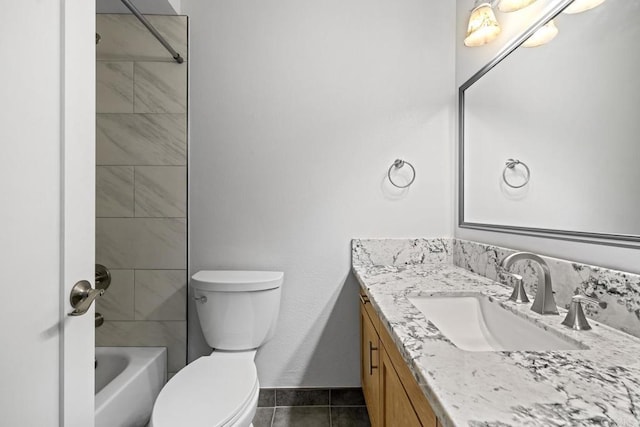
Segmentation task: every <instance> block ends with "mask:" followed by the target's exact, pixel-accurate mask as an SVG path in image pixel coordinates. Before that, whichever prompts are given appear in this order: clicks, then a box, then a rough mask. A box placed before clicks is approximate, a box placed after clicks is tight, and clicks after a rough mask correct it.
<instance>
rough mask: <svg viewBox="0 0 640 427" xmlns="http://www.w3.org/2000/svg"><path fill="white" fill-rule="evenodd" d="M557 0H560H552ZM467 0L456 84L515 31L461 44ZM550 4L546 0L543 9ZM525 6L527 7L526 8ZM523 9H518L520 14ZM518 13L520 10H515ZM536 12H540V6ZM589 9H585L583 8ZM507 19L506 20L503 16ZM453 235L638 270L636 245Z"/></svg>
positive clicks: (465, 4) (462, 13) (461, 7)
mask: <svg viewBox="0 0 640 427" xmlns="http://www.w3.org/2000/svg"><path fill="white" fill-rule="evenodd" d="M552 1H554V2H555V1H560V0H552ZM470 3H471V2H470V1H466V0H458V2H457V13H458V16H457V18H456V21H457V34H456V84H457V85H458V86H460V85H461V84H463V83H464V82H465V81H466V80H467V79H468V78H469V77H471V76H472V75H473V74H474V73H475V72H476V71H477V70H479V69H480V68H482V67H483V66H484V65H485V64H486V63H488V62H489V61H490V60H491V59H492V58H493V57H494V56H495V54H496V53H497V52H499V51H500V50H501V49H502V48H503V46H504V41H508V40H511V39H512V38H514V37H515V36H516V35H517V30H514V31H515V32H514V35H513V36H512V37H509V38H507V39H503V40H497V41H496V42H494V43H492V44H490V45H487V46H484V47H480V48H467V47H465V46H464V44H463V40H464V37H465V32H466V25H467V20H468V17H469V9H470ZM551 6H553V4H552V3H551V1H550V2H548V4H547V5H546V6H545V9H544V10H546V9H548V8H550V7H551ZM527 9H528V8H527ZM527 9H524V10H523V11H522V13H523V14H524V11H526V10H527ZM517 13H521V12H516V14H517ZM539 13H543V10H542V9H541V11H540V12H539ZM585 13H589V12H585ZM505 16H506V19H519V18H518V17H517V15H508V16H507V15H498V19H499V21H500V22H501V23H502V22H503V21H504V20H505ZM534 16H540V15H539V14H538V15H531V16H527V17H526V19H527V20H532V19H534ZM507 23H508V20H507ZM455 236H456V237H458V238H461V239H466V240H473V241H478V242H486V243H490V244H494V245H498V246H504V247H510V248H514V249H517V250H528V251H532V252H537V253H541V254H544V255H548V256H553V257H557V258H564V259H568V260H574V261H579V262H584V263H587V264H593V265H600V266H605V267H610V268H614V269H619V270H623V271H629V272H635V273H638V272H640V252H639V251H638V249H632V248H624V247H614V246H603V245H598V244H592V243H582V242H573V241H566V240H556V239H550V238H546V237H533V236H520V235H514V234H511V233H496V232H488V231H482V230H470V229H462V228H459V227H457V226H456V228H455Z"/></svg>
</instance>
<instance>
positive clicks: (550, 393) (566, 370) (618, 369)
mask: <svg viewBox="0 0 640 427" xmlns="http://www.w3.org/2000/svg"><path fill="white" fill-rule="evenodd" d="M353 271H354V273H355V275H356V277H357V278H358V280H359V282H360V284H361V286H362V287H363V288H364V289H365V290H366V292H367V294H368V295H369V299H370V300H371V304H372V306H373V307H374V309H375V310H376V312H377V313H378V315H379V316H380V319H381V321H382V324H383V325H384V326H385V327H386V328H387V329H388V330H389V332H390V334H391V336H392V338H393V339H394V341H395V343H396V345H397V346H398V349H399V350H400V353H401V354H402V356H403V357H404V359H405V362H406V363H407V365H408V366H409V368H410V369H411V371H412V372H413V374H414V376H415V378H416V379H417V381H418V383H419V385H420V387H421V388H422V390H423V391H424V393H425V395H426V396H427V398H428V399H429V401H430V402H431V404H432V407H433V410H434V412H435V413H436V415H437V416H438V418H439V419H440V421H441V422H442V424H443V425H444V426H474V427H476V426H545V427H546V426H579V425H591V426H592V425H601V426H628V427H631V426H640V357H639V355H640V340H639V339H637V338H635V337H633V336H631V335H628V334H625V333H623V332H620V331H618V330H616V329H613V328H610V327H608V326H606V325H603V324H601V323H598V322H596V321H593V320H590V324H591V325H592V327H593V329H592V330H590V331H572V330H570V329H568V328H565V327H564V326H562V325H561V322H562V320H563V319H564V315H565V313H566V310H562V309H561V310H560V311H561V312H560V315H559V316H556V315H546V316H541V315H538V314H536V313H534V312H532V311H531V310H530V309H529V306H530V305H529V304H526V305H518V304H516V303H514V302H511V301H508V300H507V299H508V297H509V295H510V294H511V289H510V288H509V287H507V286H504V285H502V284H500V283H498V282H494V281H492V280H490V279H487V278H485V277H482V276H479V275H476V274H474V273H471V272H469V271H467V270H465V269H463V268H460V267H456V266H454V265H451V264H447V263H433V264H413V265H406V266H379V265H354V266H353ZM450 292H451V293H453V292H474V293H476V292H478V293H482V294H483V295H485V296H487V297H489V298H490V299H493V300H495V301H499V303H500V305H502V306H503V307H504V308H506V309H508V310H510V311H512V312H514V313H516V314H518V315H519V316H522V317H525V318H527V319H529V320H531V321H533V322H534V323H537V324H538V325H539V326H541V327H543V328H545V329H547V330H550V331H551V332H554V333H559V334H562V335H564V336H566V337H569V338H570V339H571V340H572V341H577V342H579V343H580V345H581V346H582V347H585V349H581V350H571V351H566V350H564V351H500V352H469V351H465V350H461V349H459V348H457V347H456V346H454V345H453V344H452V343H451V342H450V341H449V340H448V339H447V338H446V337H445V336H444V335H442V334H441V333H440V331H439V330H438V329H437V328H436V327H435V326H434V325H433V324H431V323H430V322H429V321H428V320H427V319H426V318H425V316H424V315H423V314H422V313H421V312H420V311H419V310H418V309H417V308H415V307H414V306H413V304H411V302H409V300H408V299H407V297H410V296H418V295H431V294H434V293H437V294H446V293H450Z"/></svg>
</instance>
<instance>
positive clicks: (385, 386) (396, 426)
mask: <svg viewBox="0 0 640 427" xmlns="http://www.w3.org/2000/svg"><path fill="white" fill-rule="evenodd" d="M380 353H381V357H380V359H381V365H380V409H379V411H380V413H381V414H382V427H400V426H402V427H414V426H415V427H421V426H422V424H421V423H420V420H419V419H418V415H417V414H416V413H415V411H414V410H413V406H412V405H411V401H410V400H409V396H407V393H406V391H405V390H404V387H403V386H402V382H401V381H400V377H398V374H397V373H396V371H395V369H394V368H393V365H392V364H391V359H389V356H388V355H387V352H386V351H384V349H383V350H382V351H381V352H380Z"/></svg>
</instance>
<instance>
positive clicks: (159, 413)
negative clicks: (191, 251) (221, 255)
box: [149, 270, 284, 427]
mask: <svg viewBox="0 0 640 427" xmlns="http://www.w3.org/2000/svg"><path fill="white" fill-rule="evenodd" d="M283 278H284V273H282V272H276V271H221V270H215V271H213V270H208V271H199V272H198V273H196V274H194V275H193V277H192V278H191V290H192V297H193V299H194V300H195V305H196V310H197V313H198V319H199V321H200V326H201V327H202V332H203V334H204V337H205V339H206V341H207V344H209V346H210V347H212V348H213V349H214V350H213V352H212V353H211V354H210V355H209V356H203V357H201V358H199V359H197V360H195V361H194V362H192V363H190V364H189V365H187V366H186V367H185V368H183V369H182V370H181V371H180V372H178V373H177V374H176V375H175V376H174V377H173V378H171V380H170V381H169V382H168V383H167V384H166V385H165V386H164V388H163V389H162V390H161V391H160V394H159V395H158V398H157V399H156V402H155V405H154V407H153V413H152V415H151V422H150V424H149V425H150V426H151V427H179V426H190V427H201V426H202V427H204V426H206V427H214V426H215V427H223V426H224V427H231V426H233V427H247V426H251V425H252V424H251V421H252V420H253V416H254V415H255V412H256V408H257V406H258V393H259V391H260V384H259V383H258V375H257V370H256V365H255V363H254V358H255V355H256V350H257V348H258V347H260V346H261V345H262V344H264V343H265V342H266V341H268V340H269V339H270V338H271V337H272V336H273V334H274V333H275V327H276V321H277V318H278V312H279V310H280V286H281V285H282V281H283Z"/></svg>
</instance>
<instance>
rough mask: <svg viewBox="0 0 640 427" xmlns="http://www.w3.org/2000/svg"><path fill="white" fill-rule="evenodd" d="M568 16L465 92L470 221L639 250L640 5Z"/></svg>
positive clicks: (463, 189)
mask: <svg viewBox="0 0 640 427" xmlns="http://www.w3.org/2000/svg"><path fill="white" fill-rule="evenodd" d="M567 3H570V2H567ZM567 3H565V5H566V4H567ZM561 9H562V7H559V8H558V10H555V11H553V12H551V13H549V14H548V15H547V16H546V19H545V20H541V21H539V22H538V23H536V24H535V25H534V26H533V27H532V28H530V29H529V30H528V31H527V32H526V33H524V34H523V36H521V37H520V38H519V40H517V41H515V42H514V43H513V45H512V46H511V47H510V48H508V49H506V50H505V51H504V52H505V53H504V54H503V55H502V57H501V56H499V57H497V58H496V59H494V60H493V61H492V63H490V64H489V65H487V66H486V67H485V68H484V69H483V70H481V71H480V72H478V73H477V74H476V75H475V76H474V77H472V78H471V79H470V80H469V81H468V82H466V83H465V84H464V85H463V86H461V87H460V91H459V101H460V104H459V108H460V111H459V113H460V115H459V120H460V123H459V126H460V128H459V133H460V135H459V137H460V139H459V141H460V159H459V162H460V163H459V166H460V167H459V172H460V177H459V178H460V181H459V185H460V187H459V197H460V199H459V202H460V207H459V224H460V226H461V227H463V228H480V229H489V230H494V231H508V232H516V233H518V232H519V233H524V234H540V233H543V234H547V233H548V234H553V235H555V236H557V237H560V238H570V239H578V240H588V241H599V242H604V243H609V244H620V245H631V246H634V247H636V246H637V242H640V78H638V72H639V71H638V70H639V67H640V47H639V46H638V43H640V0H625V1H622V0H608V1H605V2H604V3H602V4H600V5H599V6H597V7H595V8H593V9H591V10H588V11H585V12H582V13H576V14H565V13H558V11H559V10H561ZM549 18H553V20H554V22H555V25H556V26H557V28H558V30H559V32H558V34H557V36H556V37H555V38H554V39H553V40H551V41H550V42H548V43H547V44H544V45H542V46H539V47H533V48H527V47H524V46H518V45H519V44H520V43H519V42H522V40H525V39H526V38H527V36H528V35H530V34H532V33H533V32H534V31H535V30H536V28H539V27H540V26H542V25H543V24H544V23H545V22H548V21H549ZM509 159H512V161H510V160H509ZM518 161H519V162H520V163H518ZM507 163H509V165H507ZM527 169H528V171H527ZM527 180H528V182H527ZM509 184H511V186H509ZM514 187H518V188H514ZM603 239H604V240H603ZM616 242H618V243H616ZM625 242H626V243H625Z"/></svg>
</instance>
